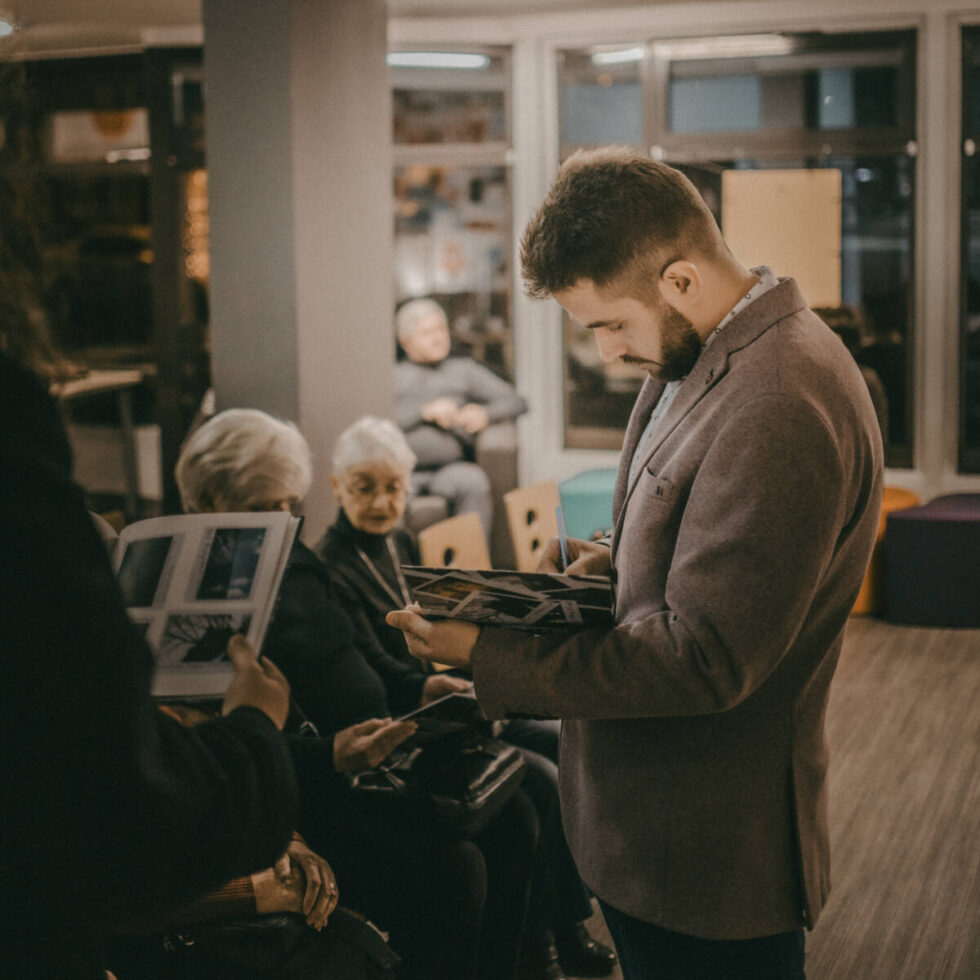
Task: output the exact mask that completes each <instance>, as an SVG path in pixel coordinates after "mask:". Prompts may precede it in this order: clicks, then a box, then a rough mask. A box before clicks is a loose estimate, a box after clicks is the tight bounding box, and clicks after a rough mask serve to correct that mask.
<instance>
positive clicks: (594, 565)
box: [538, 538, 611, 575]
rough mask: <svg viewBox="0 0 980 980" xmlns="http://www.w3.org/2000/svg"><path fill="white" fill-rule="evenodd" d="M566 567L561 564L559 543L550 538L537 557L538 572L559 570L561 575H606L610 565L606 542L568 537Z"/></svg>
mask: <svg viewBox="0 0 980 980" xmlns="http://www.w3.org/2000/svg"><path fill="white" fill-rule="evenodd" d="M567 543H568V567H567V568H565V569H562V568H561V567H560V566H561V545H559V543H558V538H552V539H551V540H550V541H549V542H548V543H547V544H546V545H545V547H544V551H542V552H541V557H540V558H539V559H538V571H539V572H552V573H554V572H559V573H561V574H562V575H608V574H609V570H610V567H611V563H610V549H609V545H607V544H599V543H598V542H596V541H582V540H580V539H579V538H568V539H567Z"/></svg>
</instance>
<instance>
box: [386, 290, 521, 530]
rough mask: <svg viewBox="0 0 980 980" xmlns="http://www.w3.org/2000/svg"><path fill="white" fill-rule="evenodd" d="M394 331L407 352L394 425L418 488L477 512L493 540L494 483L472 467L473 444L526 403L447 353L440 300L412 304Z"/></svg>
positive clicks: (400, 366)
mask: <svg viewBox="0 0 980 980" xmlns="http://www.w3.org/2000/svg"><path fill="white" fill-rule="evenodd" d="M395 330H396V333H397V336H398V343H399V345H400V346H401V349H402V351H403V352H404V354H405V358H404V359H403V360H400V361H398V363H397V364H396V365H395V421H396V422H397V423H398V425H399V427H400V428H401V429H402V431H403V432H404V433H405V436H406V438H407V439H408V444H409V446H410V447H411V449H412V452H413V453H414V454H415V458H416V461H417V465H418V469H417V470H416V471H415V473H414V474H413V477H412V490H413V491H414V492H415V493H432V494H436V495H437V496H440V497H445V498H446V500H447V501H448V502H449V512H450V514H463V513H467V512H469V511H476V513H477V514H479V515H480V520H481V521H482V523H483V530H484V531H485V533H486V534H487V536H488V537H489V535H490V527H491V522H492V519H493V505H492V502H491V499H490V483H489V481H488V479H487V475H486V473H484V472H483V470H481V469H480V467H479V466H477V465H476V463H474V462H472V459H473V445H474V442H475V440H476V437H477V435H478V434H479V433H480V432H482V431H483V430H484V429H485V428H486V427H487V426H488V425H489V424H490V423H492V422H502V421H505V420H510V419H516V418H517V416H518V415H523V414H524V412H526V411H527V402H525V401H524V399H523V398H521V396H520V395H518V394H517V392H516V391H515V390H514V388H513V386H512V385H510V384H508V383H507V382H506V381H503V380H502V379H501V378H498V377H497V375H495V374H494V373H493V372H492V371H491V370H489V369H488V368H485V367H483V365H481V364H477V362H476V361H474V360H473V359H472V358H470V357H450V356H449V346H450V338H449V324H448V322H447V320H446V314H445V312H444V311H443V309H442V307H441V306H439V304H438V303H436V302H435V301H433V300H431V299H413V300H409V302H407V303H405V305H404V306H402V307H401V308H400V309H399V310H398V312H397V313H396V314H395Z"/></svg>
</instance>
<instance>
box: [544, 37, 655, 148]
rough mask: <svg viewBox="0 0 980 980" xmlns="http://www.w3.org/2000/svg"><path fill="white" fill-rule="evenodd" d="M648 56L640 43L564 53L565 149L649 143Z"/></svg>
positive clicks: (561, 78) (561, 60) (561, 62)
mask: <svg viewBox="0 0 980 980" xmlns="http://www.w3.org/2000/svg"><path fill="white" fill-rule="evenodd" d="M644 56H645V49H644V48H643V47H639V46H635V45H634V46H632V47H625V48H623V47H619V48H607V47H596V48H586V49H578V50H573V51H562V52H561V53H560V55H559V76H558V77H559V90H560V99H561V142H562V146H563V147H575V146H600V145H602V144H605V143H630V144H632V145H634V146H642V145H643V144H644V141H645V140H644V133H643V125H644V123H643V118H644V113H643V82H642V78H641V69H642V64H643V58H644ZM562 155H563V156H564V155H565V154H564V153H563V154H562Z"/></svg>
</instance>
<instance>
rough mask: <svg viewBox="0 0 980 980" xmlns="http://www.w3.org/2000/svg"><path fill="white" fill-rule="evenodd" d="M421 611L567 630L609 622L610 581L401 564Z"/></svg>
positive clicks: (514, 625) (476, 620)
mask: <svg viewBox="0 0 980 980" xmlns="http://www.w3.org/2000/svg"><path fill="white" fill-rule="evenodd" d="M402 572H403V574H404V575H405V581H406V583H407V585H408V587H409V590H410V591H411V594H412V599H413V600H414V601H415V602H417V603H418V604H419V605H420V606H421V607H422V615H423V616H430V617H436V618H445V619H462V620H466V621H467V622H471V623H479V624H481V625H490V624H494V625H497V626H506V627H511V628H514V629H532V630H545V629H548V630H569V629H582V628H584V627H593V626H608V625H609V623H610V622H611V621H612V589H611V587H610V584H609V580H608V579H605V578H602V577H598V576H591V575H589V576H586V575H548V574H544V573H540V572H531V573H526V572H515V571H490V570H476V569H461V568H429V567H425V566H421V565H405V566H403V567H402Z"/></svg>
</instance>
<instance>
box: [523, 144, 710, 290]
mask: <svg viewBox="0 0 980 980" xmlns="http://www.w3.org/2000/svg"><path fill="white" fill-rule="evenodd" d="M725 251H727V250H726V248H725V244H724V242H723V241H722V239H721V233H720V232H719V230H718V226H717V224H716V223H715V220H714V217H713V216H712V214H711V212H710V211H709V210H708V206H707V205H706V204H705V203H704V200H703V199H702V197H701V195H700V193H698V190H697V188H696V187H695V186H694V185H693V184H692V183H691V182H690V180H688V179H687V177H685V176H684V175H683V174H682V173H681V172H680V171H678V170H675V169H674V168H673V167H668V166H667V165H666V164H663V163H657V162H656V161H654V160H650V159H649V158H647V157H645V156H642V155H641V154H639V153H637V152H636V151H635V150H633V149H632V148H630V147H626V146H607V147H602V148H600V149H596V150H579V151H578V152H576V153H575V154H573V155H572V156H571V157H569V158H568V159H567V160H566V161H565V163H564V164H563V165H562V167H561V170H559V172H558V176H557V178H556V179H555V182H554V184H553V185H552V187H551V190H550V191H549V193H548V196H547V198H546V199H545V201H544V204H542V205H541V208H540V209H539V210H538V212H537V214H536V215H535V216H534V217H533V218H532V219H531V221H530V223H529V224H528V226H527V229H526V230H525V232H524V237H523V239H522V241H521V266H522V272H523V275H524V279H525V282H526V284H527V292H528V294H529V295H530V296H532V297H534V298H535V299H543V298H545V297H546V296H550V295H553V294H554V293H556V292H560V291H561V290H564V289H568V288H569V287H571V286H574V285H575V283H577V282H579V281H580V280H583V279H588V280H591V281H592V282H593V283H595V285H596V286H598V287H600V288H603V287H607V286H611V285H622V286H623V288H624V291H625V292H629V293H632V294H635V295H638V296H640V297H641V298H643V297H645V296H647V295H649V294H651V293H652V291H653V290H654V289H655V288H656V285H655V284H656V282H657V281H659V279H660V274H661V273H662V272H663V270H664V269H665V268H666V267H667V266H668V265H669V264H670V263H671V262H674V261H676V260H678V259H681V258H687V257H692V256H693V255H696V254H700V255H709V256H717V255H720V254H722V253H724V252H725Z"/></svg>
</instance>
